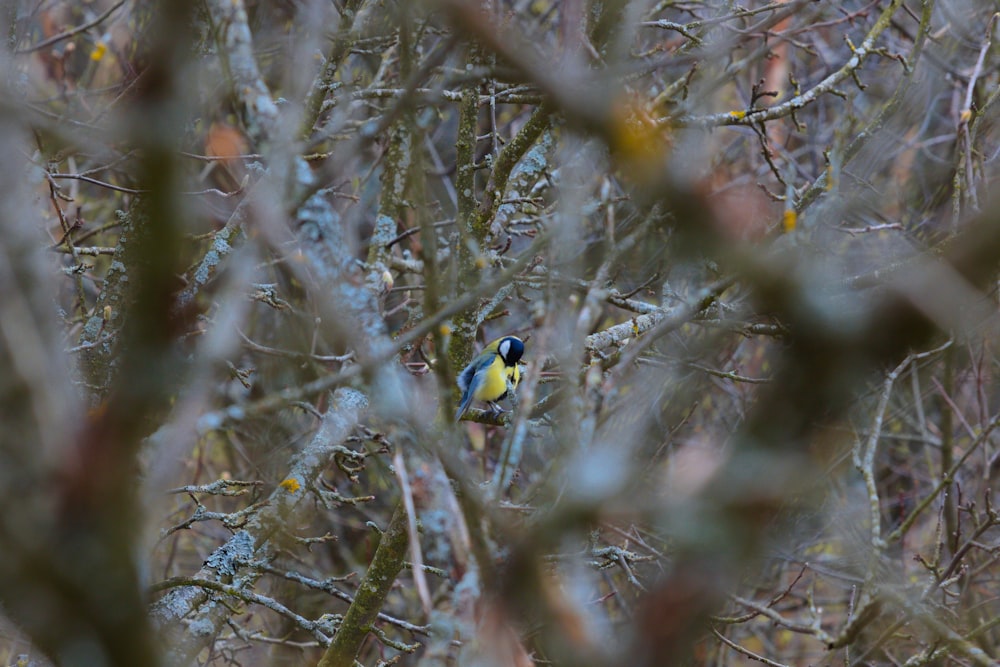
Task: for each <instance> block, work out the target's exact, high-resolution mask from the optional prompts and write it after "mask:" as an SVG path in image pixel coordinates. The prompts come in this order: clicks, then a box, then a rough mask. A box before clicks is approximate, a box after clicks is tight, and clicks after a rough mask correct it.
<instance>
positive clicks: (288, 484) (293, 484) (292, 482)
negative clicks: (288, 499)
mask: <svg viewBox="0 0 1000 667" xmlns="http://www.w3.org/2000/svg"><path fill="white" fill-rule="evenodd" d="M278 486H280V487H281V488H283V489H284V490H285V491H288V492H289V493H295V492H296V491H298V490H299V489H301V488H302V485H301V484H299V481H298V480H297V479H295V478H294V477H289V478H288V479H286V480H285V481H283V482H282V483H281V484H279V485H278Z"/></svg>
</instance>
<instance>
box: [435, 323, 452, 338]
mask: <svg viewBox="0 0 1000 667" xmlns="http://www.w3.org/2000/svg"><path fill="white" fill-rule="evenodd" d="M438 331H440V332H441V335H442V336H450V335H451V327H450V326H448V325H447V324H442V325H441V328H440V329H438Z"/></svg>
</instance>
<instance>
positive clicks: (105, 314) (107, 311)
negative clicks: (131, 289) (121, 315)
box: [101, 306, 112, 322]
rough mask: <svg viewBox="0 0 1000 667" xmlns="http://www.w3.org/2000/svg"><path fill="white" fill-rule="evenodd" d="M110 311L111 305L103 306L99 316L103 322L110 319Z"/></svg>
mask: <svg viewBox="0 0 1000 667" xmlns="http://www.w3.org/2000/svg"><path fill="white" fill-rule="evenodd" d="M111 312H112V311H111V306H104V312H102V313H101V317H103V318H104V321H105V322H109V321H110V320H111Z"/></svg>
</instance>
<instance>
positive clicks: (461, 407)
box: [455, 391, 472, 424]
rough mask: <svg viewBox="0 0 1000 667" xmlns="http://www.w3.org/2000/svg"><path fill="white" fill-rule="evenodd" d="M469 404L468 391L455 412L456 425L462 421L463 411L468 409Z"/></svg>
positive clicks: (470, 400)
mask: <svg viewBox="0 0 1000 667" xmlns="http://www.w3.org/2000/svg"><path fill="white" fill-rule="evenodd" d="M471 404H472V392H471V391H470V392H468V393H467V394H466V395H465V397H464V398H463V399H462V402H461V403H460V404H459V406H458V410H456V411H455V423H456V424H457V423H458V422H459V421H460V420H461V419H462V415H464V414H465V411H466V410H468V409H469V406H470V405H471Z"/></svg>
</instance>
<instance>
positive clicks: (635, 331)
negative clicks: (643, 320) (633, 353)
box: [632, 317, 639, 336]
mask: <svg viewBox="0 0 1000 667" xmlns="http://www.w3.org/2000/svg"><path fill="white" fill-rule="evenodd" d="M632 333H633V334H635V335H636V336H638V335H639V322H638V321H637V320H636V319H635V318H634V317H633V318H632Z"/></svg>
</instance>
